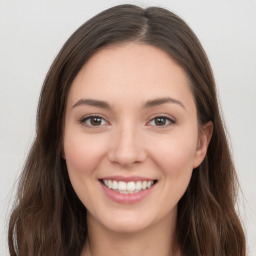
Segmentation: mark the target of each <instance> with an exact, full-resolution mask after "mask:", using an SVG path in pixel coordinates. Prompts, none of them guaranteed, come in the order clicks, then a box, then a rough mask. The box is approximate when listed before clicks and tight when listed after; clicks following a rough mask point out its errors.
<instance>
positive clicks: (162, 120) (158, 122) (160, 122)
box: [156, 117, 166, 125]
mask: <svg viewBox="0 0 256 256" xmlns="http://www.w3.org/2000/svg"><path fill="white" fill-rule="evenodd" d="M165 123H166V119H165V118H164V117H158V118H157V119H156V125H165Z"/></svg>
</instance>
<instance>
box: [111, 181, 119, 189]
mask: <svg viewBox="0 0 256 256" xmlns="http://www.w3.org/2000/svg"><path fill="white" fill-rule="evenodd" d="M112 188H113V189H117V188H118V184H117V181H116V180H113V183H112Z"/></svg>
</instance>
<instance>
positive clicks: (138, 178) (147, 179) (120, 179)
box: [100, 176, 155, 182]
mask: <svg viewBox="0 0 256 256" xmlns="http://www.w3.org/2000/svg"><path fill="white" fill-rule="evenodd" d="M100 180H116V181H124V182H129V181H152V180H153V181H154V180H155V179H152V178H146V177H141V176H130V177H125V176H107V177H103V178H100Z"/></svg>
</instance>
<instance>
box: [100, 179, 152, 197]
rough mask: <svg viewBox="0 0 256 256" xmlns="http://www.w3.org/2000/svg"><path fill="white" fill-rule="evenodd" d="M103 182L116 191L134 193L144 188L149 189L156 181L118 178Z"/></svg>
mask: <svg viewBox="0 0 256 256" xmlns="http://www.w3.org/2000/svg"><path fill="white" fill-rule="evenodd" d="M102 182H103V184H104V185H105V186H106V187H108V188H109V189H112V190H114V191H116V192H119V193H122V194H133V193H138V192H140V191H142V190H146V189H149V188H150V187H151V186H152V185H153V184H154V183H156V181H154V180H151V181H146V180H144V181H136V182H134V181H129V182H125V181H117V180H105V179H103V180H102Z"/></svg>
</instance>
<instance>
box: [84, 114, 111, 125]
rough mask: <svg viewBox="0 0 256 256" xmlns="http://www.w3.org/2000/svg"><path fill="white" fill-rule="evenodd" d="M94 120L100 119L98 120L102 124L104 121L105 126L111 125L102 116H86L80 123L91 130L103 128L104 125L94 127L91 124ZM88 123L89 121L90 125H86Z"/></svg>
mask: <svg viewBox="0 0 256 256" xmlns="http://www.w3.org/2000/svg"><path fill="white" fill-rule="evenodd" d="M93 118H98V119H100V121H101V122H102V121H104V122H105V124H104V125H108V124H109V123H108V122H107V121H106V120H105V118H103V117H102V116H100V115H97V114H95V115H89V116H85V117H83V118H82V119H80V120H79V123H80V124H82V125H85V126H87V127H89V128H98V127H100V126H102V124H100V125H92V124H91V121H92V119H93ZM87 121H89V122H90V124H88V123H86V122H87Z"/></svg>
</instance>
